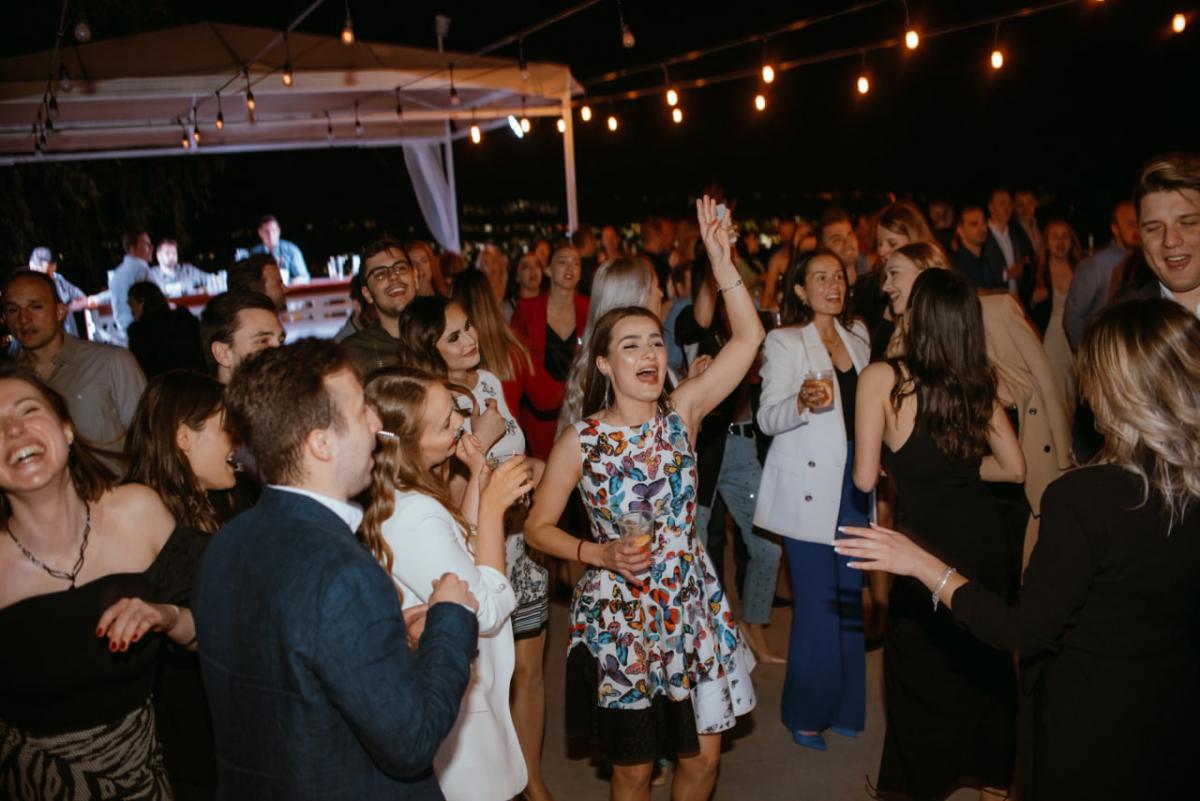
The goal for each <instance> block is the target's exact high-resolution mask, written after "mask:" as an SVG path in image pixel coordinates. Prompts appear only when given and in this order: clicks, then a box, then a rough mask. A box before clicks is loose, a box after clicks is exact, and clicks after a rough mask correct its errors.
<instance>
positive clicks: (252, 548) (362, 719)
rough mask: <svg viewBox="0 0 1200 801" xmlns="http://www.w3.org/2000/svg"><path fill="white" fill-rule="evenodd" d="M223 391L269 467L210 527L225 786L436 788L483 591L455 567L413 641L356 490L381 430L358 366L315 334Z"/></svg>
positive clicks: (239, 794)
mask: <svg viewBox="0 0 1200 801" xmlns="http://www.w3.org/2000/svg"><path fill="white" fill-rule="evenodd" d="M226 404H227V407H228V409H229V411H230V413H231V415H232V417H233V419H234V421H235V423H236V424H237V425H238V427H239V428H240V429H241V430H242V433H243V434H244V435H246V437H247V438H248V444H249V446H250V449H251V450H252V451H253V452H254V454H255V456H256V457H257V458H258V465H259V468H260V469H261V470H262V471H263V473H264V474H265V475H266V476H267V477H268V479H269V480H270V481H271V482H272V483H271V484H270V485H269V486H268V487H267V488H266V490H265V491H264V492H263V494H262V497H261V498H260V500H259V502H258V504H257V505H256V506H255V507H254V508H253V509H250V510H248V511H247V512H245V513H243V514H241V515H239V516H238V517H237V518H236V519H234V520H233V521H232V522H231V523H229V524H228V525H227V526H225V527H224V528H222V529H221V531H220V532H219V533H218V534H217V535H216V536H215V537H214V539H213V541H212V544H211V545H210V546H209V548H208V551H207V553H206V554H205V557H204V560H203V563H202V565H201V568H200V574H199V577H198V579H197V584H196V588H195V593H194V597H193V613H194V615H195V619H196V629H197V637H198V639H199V643H200V664H201V672H202V674H203V678H204V687H205V691H206V693H207V696H208V703H209V707H210V709H211V712H212V720H213V734H214V737H215V741H216V752H217V769H218V788H217V796H218V798H220V799H281V801H282V799H288V800H289V801H295V800H296V799H314V801H315V800H316V799H321V800H322V801H326V800H327V799H336V798H344V799H373V800H374V799H421V800H422V801H424V800H425V799H430V800H434V799H441V798H442V793H441V791H440V790H439V789H438V785H437V780H436V778H435V777H434V776H433V773H432V768H431V765H432V762H433V756H434V753H435V752H436V751H437V748H438V746H439V745H440V744H441V742H442V740H443V738H445V736H446V735H447V734H448V733H449V731H450V729H451V728H452V727H453V725H454V722H455V720H456V718H457V716H458V711H459V702H460V700H461V699H462V696H463V693H464V691H465V690H466V687H467V682H468V679H469V677H470V670H471V660H472V659H473V658H474V654H475V649H476V638H477V635H478V625H477V623H476V618H475V615H474V613H473V611H471V609H470V607H471V605H472V604H474V603H475V602H474V598H473V597H472V596H471V594H470V592H469V591H468V590H467V589H466V586H467V585H466V584H465V583H464V582H462V581H460V580H459V579H458V578H457V577H455V576H453V575H451V574H447V575H445V576H443V577H442V579H441V580H440V581H439V582H438V583H437V586H436V589H435V592H434V593H433V595H432V596H431V597H430V601H429V611H428V615H427V619H426V621H425V628H424V634H423V635H422V636H421V639H420V645H419V648H418V649H417V650H416V652H415V653H410V651H409V645H408V639H407V629H406V625H405V620H404V616H403V614H402V613H401V609H400V599H399V597H398V595H397V591H396V586H395V584H394V583H393V582H392V580H391V577H390V576H388V574H387V573H386V572H385V571H384V570H383V568H382V567H381V566H380V565H379V563H378V562H377V561H376V560H375V558H374V557H373V556H372V555H371V554H370V552H368V550H367V549H365V548H364V547H363V546H362V545H360V544H359V542H358V541H357V539H356V538H355V536H354V531H355V529H356V528H357V527H358V524H359V522H360V520H361V517H362V512H361V510H359V508H358V507H356V506H353V505H351V504H350V503H348V502H347V499H348V498H350V497H351V496H353V495H355V494H357V493H358V492H360V491H361V490H362V489H363V488H364V487H365V486H366V485H367V482H368V480H369V478H370V471H371V465H372V452H373V451H374V448H375V436H376V433H377V432H378V431H379V418H378V417H377V416H376V414H375V412H374V411H373V410H372V409H371V408H370V407H369V406H367V405H366V403H365V400H364V398H363V392H362V385H361V384H360V383H359V380H358V377H357V375H356V374H355V373H354V371H353V369H352V368H351V367H350V364H349V362H348V361H347V360H346V356H345V353H344V352H343V351H342V350H341V348H340V347H339V346H337V345H335V344H333V343H330V342H322V341H318V340H303V341H301V342H299V343H297V344H295V345H291V346H288V347H284V348H280V349H268V350H266V351H263V352H261V353H259V354H256V355H255V356H253V357H251V358H250V359H248V360H247V361H246V362H245V363H244V364H243V365H242V366H241V367H240V368H239V369H238V371H237V372H236V373H235V374H234V377H233V381H232V382H231V383H230V386H229V389H228V395H227V398H226ZM476 606H477V605H476Z"/></svg>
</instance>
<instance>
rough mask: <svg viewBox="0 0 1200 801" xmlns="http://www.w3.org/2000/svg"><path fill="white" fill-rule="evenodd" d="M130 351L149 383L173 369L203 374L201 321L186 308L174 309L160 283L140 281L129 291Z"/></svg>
mask: <svg viewBox="0 0 1200 801" xmlns="http://www.w3.org/2000/svg"><path fill="white" fill-rule="evenodd" d="M129 308H130V310H131V311H132V312H133V323H131V324H130V326H129V350H130V352H131V353H133V356H134V358H136V359H137V361H138V364H139V365H141V368H142V372H143V373H145V374H146V380H150V379H152V378H154V377H155V376H156V375H158V374H159V373H165V372H166V371H167V370H171V369H175V368H178V369H181V370H195V371H196V372H198V373H203V372H205V370H206V367H205V364H204V352H203V351H202V350H201V348H200V321H199V320H198V319H196V315H194V314H192V313H191V312H190V311H188V309H187V308H186V307H184V306H179V307H176V308H171V305H170V304H169V303H167V299H166V297H165V296H164V295H163V293H162V290H161V289H159V288H158V284H155V283H153V282H151V281H138V282H137V283H136V284H134V285H133V286H131V287H130V288H129Z"/></svg>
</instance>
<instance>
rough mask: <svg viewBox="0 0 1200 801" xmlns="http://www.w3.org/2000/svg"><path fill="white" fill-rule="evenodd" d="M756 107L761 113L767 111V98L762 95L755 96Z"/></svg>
mask: <svg viewBox="0 0 1200 801" xmlns="http://www.w3.org/2000/svg"><path fill="white" fill-rule="evenodd" d="M754 107H755V108H756V109H758V110H759V111H765V110H766V108H767V98H766V97H765V96H763V95H761V94H758V95H755V96H754Z"/></svg>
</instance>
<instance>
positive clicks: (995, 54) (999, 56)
mask: <svg viewBox="0 0 1200 801" xmlns="http://www.w3.org/2000/svg"><path fill="white" fill-rule="evenodd" d="M1003 66H1004V54H1003V53H1001V52H1000V48H998V47H997V48H996V49H995V50H993V51H992V69H994V70H998V69H1000V68H1001V67H1003Z"/></svg>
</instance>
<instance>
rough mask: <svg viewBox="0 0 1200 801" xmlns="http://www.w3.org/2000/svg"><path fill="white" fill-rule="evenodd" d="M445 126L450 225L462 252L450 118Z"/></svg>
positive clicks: (443, 145)
mask: <svg viewBox="0 0 1200 801" xmlns="http://www.w3.org/2000/svg"><path fill="white" fill-rule="evenodd" d="M445 126H446V127H445V138H444V139H443V141H442V152H443V154H444V158H445V161H446V186H448V187H449V189H450V215H451V216H450V225H451V227H452V228H453V229H454V230H453V234H454V241H455V242H457V243H458V251H459V253H462V250H463V245H462V232H461V231H460V230H459V227H458V188H457V187H456V186H455V184H454V140H453V139H452V138H451V137H450V120H446V122H445Z"/></svg>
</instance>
